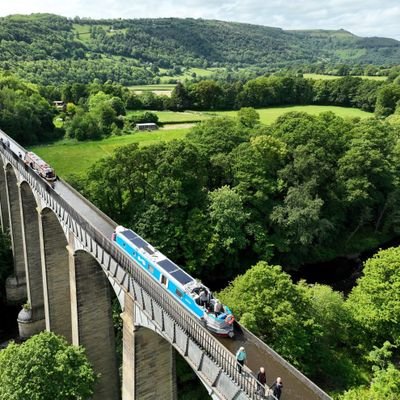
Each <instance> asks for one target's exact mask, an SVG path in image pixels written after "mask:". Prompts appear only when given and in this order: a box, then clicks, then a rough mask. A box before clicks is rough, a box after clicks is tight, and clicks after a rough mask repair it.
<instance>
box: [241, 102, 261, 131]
mask: <svg viewBox="0 0 400 400" xmlns="http://www.w3.org/2000/svg"><path fill="white" fill-rule="evenodd" d="M237 116H238V118H239V121H240V123H241V124H242V125H243V126H245V127H246V128H254V127H255V126H256V125H257V124H259V123H260V114H259V113H258V112H257V111H256V110H255V109H254V108H252V107H242V108H241V109H240V110H239V111H238V113H237Z"/></svg>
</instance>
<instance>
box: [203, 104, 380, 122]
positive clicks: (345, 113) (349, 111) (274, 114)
mask: <svg viewBox="0 0 400 400" xmlns="http://www.w3.org/2000/svg"><path fill="white" fill-rule="evenodd" d="M290 111H298V112H307V113H309V114H314V115H316V114H320V113H322V112H326V111H332V112H334V113H335V114H337V115H339V116H340V117H343V118H346V117H348V118H355V117H359V118H368V117H372V116H373V114H372V113H369V112H366V111H362V110H359V109H357V108H347V107H335V106H289V107H273V108H261V109H258V110H257V112H258V113H259V114H260V121H261V122H262V123H263V124H271V123H273V122H275V120H276V119H277V118H278V117H280V116H281V115H283V114H285V113H287V112H290ZM209 114H211V115H226V116H230V117H236V115H237V111H218V112H215V113H209Z"/></svg>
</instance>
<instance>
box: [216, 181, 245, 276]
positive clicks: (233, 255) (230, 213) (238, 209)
mask: <svg viewBox="0 0 400 400" xmlns="http://www.w3.org/2000/svg"><path fill="white" fill-rule="evenodd" d="M208 197H209V202H210V204H209V215H210V227H211V232H212V233H211V238H210V244H209V252H210V254H212V258H213V259H214V260H213V263H212V264H214V265H218V264H221V263H223V264H225V266H226V268H227V271H225V272H224V275H225V276H226V277H228V276H230V275H233V272H234V271H232V267H235V266H236V267H237V261H238V259H237V256H238V252H239V251H240V250H242V249H244V248H245V247H246V245H247V238H246V233H245V224H246V222H247V220H248V218H249V214H248V213H246V211H245V208H244V206H243V201H242V199H241V197H240V195H239V194H238V193H236V192H235V191H234V190H232V189H231V188H229V187H228V186H222V187H221V188H219V189H216V190H214V191H213V192H210V193H209V195H208Z"/></svg>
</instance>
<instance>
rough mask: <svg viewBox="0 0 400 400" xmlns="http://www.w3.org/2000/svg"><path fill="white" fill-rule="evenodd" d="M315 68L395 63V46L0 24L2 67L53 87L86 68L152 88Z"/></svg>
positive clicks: (219, 24)
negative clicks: (255, 70)
mask: <svg viewBox="0 0 400 400" xmlns="http://www.w3.org/2000/svg"><path fill="white" fill-rule="evenodd" d="M54 61H57V63H56V64H54ZM316 62H329V63H347V64H369V63H371V64H375V65H392V64H400V42H399V41H396V40H394V39H386V38H376V37H373V38H362V37H358V36H355V35H353V34H352V33H350V32H347V31H345V30H338V31H328V30H326V31H324V30H302V31H285V30H282V29H279V28H270V27H266V26H258V25H250V24H242V23H234V22H223V21H214V20H202V19H190V18H187V19H177V18H164V19H136V20H135V19H133V20H120V19H119V20H92V19H79V18H75V19H74V20H70V19H67V18H64V17H60V16H56V15H51V14H32V15H30V16H23V15H13V16H8V17H4V18H0V67H2V68H3V69H8V68H13V69H14V70H17V71H19V73H20V75H23V74H25V75H27V76H30V75H32V74H36V75H38V74H42V76H46V75H48V76H49V78H48V80H50V81H51V79H52V72H53V71H54V70H57V69H61V70H65V71H66V78H65V79H66V80H68V79H69V77H68V71H77V72H73V76H75V77H77V78H76V81H78V82H79V81H81V79H79V76H80V74H79V70H80V69H84V70H85V77H86V76H87V75H88V73H87V71H90V77H91V78H92V79H93V78H95V77H98V78H99V79H104V78H105V77H107V76H109V75H111V79H114V80H120V81H123V80H124V79H125V78H126V77H127V76H129V75H131V74H132V73H133V74H137V75H139V78H140V79H138V80H136V81H137V83H141V82H143V83H149V82H148V81H149V79H151V78H152V77H153V76H155V75H156V74H158V73H159V71H160V70H172V68H173V67H175V68H177V67H182V66H183V67H200V68H206V67H207V68H208V67H249V66H258V67H263V68H279V67H286V66H289V65H291V66H293V65H296V64H311V63H316ZM49 63H50V64H49ZM143 66H147V67H149V68H148V69H147V70H143ZM150 67H151V68H150ZM138 68H139V69H141V71H139V70H138ZM110 71H112V72H110ZM114 75H116V76H114ZM85 79H87V78H85ZM106 79H107V78H106ZM82 80H84V79H83V78H82ZM128 80H129V79H128ZM136 81H135V82H136Z"/></svg>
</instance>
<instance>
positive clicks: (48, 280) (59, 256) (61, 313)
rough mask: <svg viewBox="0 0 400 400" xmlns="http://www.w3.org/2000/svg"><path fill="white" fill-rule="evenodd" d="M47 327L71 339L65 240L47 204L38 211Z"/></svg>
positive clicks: (66, 243) (67, 258)
mask: <svg viewBox="0 0 400 400" xmlns="http://www.w3.org/2000/svg"><path fill="white" fill-rule="evenodd" d="M39 221H40V222H39V233H40V252H41V264H42V275H43V289H44V291H43V292H44V309H45V319H46V329H47V330H49V331H52V332H54V333H56V334H58V335H62V336H64V337H65V338H66V339H67V341H68V342H70V343H72V324H71V300H70V277H69V252H68V249H67V246H68V242H67V239H66V237H65V234H64V231H63V229H62V226H61V224H60V222H59V220H58V218H57V216H56V215H55V214H54V213H53V211H52V210H50V209H49V208H44V209H43V210H42V211H41V213H40V214H39Z"/></svg>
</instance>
